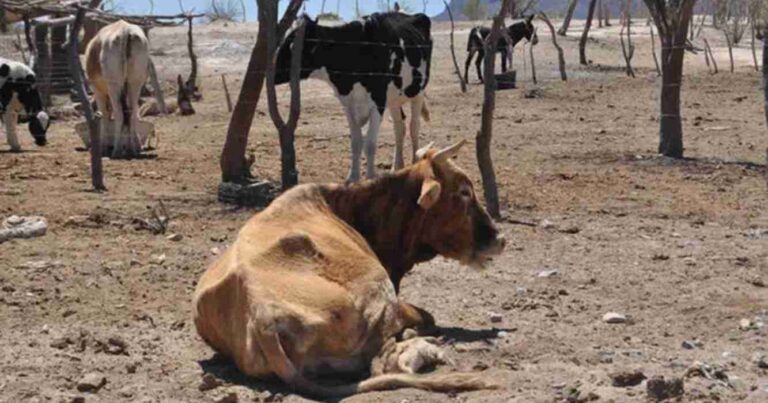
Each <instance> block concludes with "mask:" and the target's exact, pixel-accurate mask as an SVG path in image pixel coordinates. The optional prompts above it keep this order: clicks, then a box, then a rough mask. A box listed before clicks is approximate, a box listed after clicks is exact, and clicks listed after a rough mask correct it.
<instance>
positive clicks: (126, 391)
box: [117, 386, 133, 399]
mask: <svg viewBox="0 0 768 403" xmlns="http://www.w3.org/2000/svg"><path fill="white" fill-rule="evenodd" d="M132 389H133V388H131V387H130V386H126V387H124V388H122V389H120V390H118V391H117V395H118V396H120V397H124V398H126V399H130V398H132V397H133V390H132Z"/></svg>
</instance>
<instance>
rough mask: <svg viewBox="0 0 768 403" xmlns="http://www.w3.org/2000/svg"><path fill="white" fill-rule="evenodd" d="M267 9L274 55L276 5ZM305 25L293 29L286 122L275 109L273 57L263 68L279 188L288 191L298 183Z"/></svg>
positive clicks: (276, 35)
mask: <svg viewBox="0 0 768 403" xmlns="http://www.w3.org/2000/svg"><path fill="white" fill-rule="evenodd" d="M269 11H270V13H271V14H273V17H272V18H269V19H268V21H269V25H268V27H269V29H270V31H271V32H273V35H270V38H269V47H268V49H269V54H275V52H276V51H277V45H278V38H282V35H279V36H278V34H279V33H278V32H277V29H276V24H277V6H276V5H275V6H273V7H272V8H271V9H270V10H269ZM305 28H306V27H305V25H304V24H303V23H302V24H301V25H300V26H299V27H298V28H297V29H296V36H295V38H294V41H293V43H292V48H291V71H290V77H291V83H290V87H291V109H290V112H289V114H288V121H287V122H286V121H285V120H283V118H282V116H280V110H279V109H278V108H277V92H276V91H275V63H274V58H271V61H272V62H271V63H269V64H268V67H267V102H268V105H269V116H270V118H272V122H273V123H274V124H275V127H276V128H277V132H278V135H279V136H280V166H281V173H282V175H281V182H282V189H283V190H288V189H290V188H292V187H293V186H296V185H298V184H299V171H298V169H297V168H296V148H295V147H294V139H295V134H296V126H297V125H298V123H299V115H300V113H301V85H300V82H301V55H302V52H303V49H304V31H305Z"/></svg>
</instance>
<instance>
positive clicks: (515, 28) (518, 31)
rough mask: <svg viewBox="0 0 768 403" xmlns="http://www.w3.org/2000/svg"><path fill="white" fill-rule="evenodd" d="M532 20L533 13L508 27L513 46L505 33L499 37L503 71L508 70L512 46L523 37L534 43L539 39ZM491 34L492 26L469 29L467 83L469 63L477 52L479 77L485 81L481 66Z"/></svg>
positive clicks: (498, 50) (465, 69)
mask: <svg viewBox="0 0 768 403" xmlns="http://www.w3.org/2000/svg"><path fill="white" fill-rule="evenodd" d="M532 20H533V16H532V15H531V16H529V17H526V18H525V21H521V22H518V23H515V24H512V25H510V26H509V27H507V35H508V36H509V39H511V40H512V44H511V46H510V44H509V43H508V42H507V39H506V38H505V37H504V36H503V35H502V37H501V38H499V40H498V42H496V53H501V71H503V72H506V71H507V59H508V56H509V55H508V51H509V48H510V47H512V48H514V47H515V45H517V43H518V42H520V41H521V40H523V38H525V39H527V40H528V41H529V42H532V43H533V44H534V45H535V44H536V43H537V42H538V41H539V39H538V37H537V36H536V30H535V29H534V27H533V23H532V22H531V21H532ZM490 34H491V29H490V28H486V27H480V26H478V27H474V28H472V30H471V31H469V39H467V61H466V63H465V64H464V79H465V80H466V82H467V83H469V65H470V64H471V63H472V57H473V56H475V54H477V59H476V60H475V68H476V69H477V77H478V78H479V79H480V82H482V81H483V73H482V71H481V70H482V67H481V66H482V64H483V59H484V58H485V48H484V45H485V40H486V38H488V35H490ZM494 57H495V55H494Z"/></svg>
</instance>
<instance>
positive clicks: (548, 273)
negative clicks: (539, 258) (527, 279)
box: [536, 269, 560, 278]
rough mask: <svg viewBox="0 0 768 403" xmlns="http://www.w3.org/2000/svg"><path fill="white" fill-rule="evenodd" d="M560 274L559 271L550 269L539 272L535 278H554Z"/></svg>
mask: <svg viewBox="0 0 768 403" xmlns="http://www.w3.org/2000/svg"><path fill="white" fill-rule="evenodd" d="M558 274H560V270H557V269H552V270H542V271H540V272H539V273H538V274H537V275H536V277H539V278H548V277H554V276H557V275H558Z"/></svg>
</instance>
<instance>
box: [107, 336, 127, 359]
mask: <svg viewBox="0 0 768 403" xmlns="http://www.w3.org/2000/svg"><path fill="white" fill-rule="evenodd" d="M127 350H128V343H126V342H125V340H123V339H122V338H121V337H120V336H112V337H110V338H109V339H108V340H107V346H106V349H105V350H104V352H105V353H107V354H112V355H120V354H125V355H128V352H127Z"/></svg>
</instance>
